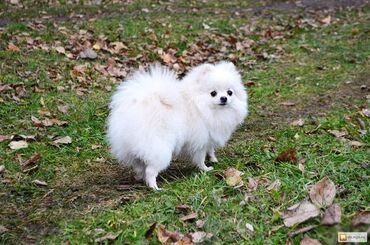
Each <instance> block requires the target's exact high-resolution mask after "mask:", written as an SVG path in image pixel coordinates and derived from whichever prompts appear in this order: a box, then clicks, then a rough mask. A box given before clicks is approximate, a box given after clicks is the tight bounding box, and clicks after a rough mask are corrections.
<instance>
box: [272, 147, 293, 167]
mask: <svg viewBox="0 0 370 245" xmlns="http://www.w3.org/2000/svg"><path fill="white" fill-rule="evenodd" d="M296 155H297V154H296V150H295V149H293V148H290V149H288V150H285V151H283V152H281V153H280V154H279V155H278V156H277V157H276V159H275V161H276V162H290V163H295V164H296V163H298V159H297V156H296Z"/></svg>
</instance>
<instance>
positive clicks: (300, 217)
mask: <svg viewBox="0 0 370 245" xmlns="http://www.w3.org/2000/svg"><path fill="white" fill-rule="evenodd" d="M319 214H320V209H318V208H317V207H316V206H315V205H313V204H312V203H311V202H309V201H307V200H304V201H302V202H300V203H297V204H295V205H293V206H291V207H289V208H287V209H286V210H285V211H284V212H283V214H282V218H283V219H284V225H285V226H287V227H291V226H293V225H295V224H300V223H302V222H304V221H306V220H308V219H310V218H313V217H316V216H318V215H319Z"/></svg>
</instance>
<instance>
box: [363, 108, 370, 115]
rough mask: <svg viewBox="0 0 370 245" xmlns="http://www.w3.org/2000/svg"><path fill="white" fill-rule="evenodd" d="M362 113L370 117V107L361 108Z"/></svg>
mask: <svg viewBox="0 0 370 245" xmlns="http://www.w3.org/2000/svg"><path fill="white" fill-rule="evenodd" d="M361 113H362V114H364V116H366V117H370V109H367V108H364V109H362V110H361Z"/></svg>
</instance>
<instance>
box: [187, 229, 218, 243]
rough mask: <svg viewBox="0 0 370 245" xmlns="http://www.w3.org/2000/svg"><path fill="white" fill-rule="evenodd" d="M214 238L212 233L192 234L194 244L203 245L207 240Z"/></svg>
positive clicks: (200, 232)
mask: <svg viewBox="0 0 370 245" xmlns="http://www.w3.org/2000/svg"><path fill="white" fill-rule="evenodd" d="M212 236H213V234H212V233H207V232H204V231H196V232H193V233H191V238H192V242H194V243H201V242H204V240H205V239H206V238H208V239H209V238H211V237H212Z"/></svg>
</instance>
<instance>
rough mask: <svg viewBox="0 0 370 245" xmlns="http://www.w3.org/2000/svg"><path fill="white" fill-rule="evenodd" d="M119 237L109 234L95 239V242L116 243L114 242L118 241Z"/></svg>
mask: <svg viewBox="0 0 370 245" xmlns="http://www.w3.org/2000/svg"><path fill="white" fill-rule="evenodd" d="M117 237H118V235H116V234H113V233H108V234H107V235H105V236H103V237H100V238H98V239H95V242H96V243H102V242H105V241H114V240H116V239H117Z"/></svg>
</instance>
